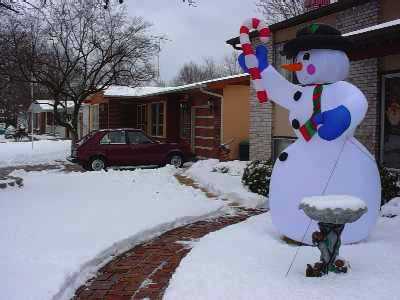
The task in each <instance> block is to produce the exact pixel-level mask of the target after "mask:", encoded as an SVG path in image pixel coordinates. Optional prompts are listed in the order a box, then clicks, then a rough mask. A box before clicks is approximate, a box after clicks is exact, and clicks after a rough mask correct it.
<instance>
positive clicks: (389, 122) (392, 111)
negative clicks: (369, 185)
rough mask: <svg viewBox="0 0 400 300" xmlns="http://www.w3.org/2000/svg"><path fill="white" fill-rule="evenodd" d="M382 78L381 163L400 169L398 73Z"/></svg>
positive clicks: (399, 80) (399, 87)
mask: <svg viewBox="0 0 400 300" xmlns="http://www.w3.org/2000/svg"><path fill="white" fill-rule="evenodd" d="M385 77H386V78H384V80H383V89H384V93H383V97H384V103H383V106H384V109H383V110H382V119H383V124H382V125H383V126H384V128H383V137H382V144H383V145H382V146H383V151H382V153H381V155H382V156H383V157H382V159H383V164H384V165H385V166H387V167H389V168H396V169H400V74H396V75H386V76H385Z"/></svg>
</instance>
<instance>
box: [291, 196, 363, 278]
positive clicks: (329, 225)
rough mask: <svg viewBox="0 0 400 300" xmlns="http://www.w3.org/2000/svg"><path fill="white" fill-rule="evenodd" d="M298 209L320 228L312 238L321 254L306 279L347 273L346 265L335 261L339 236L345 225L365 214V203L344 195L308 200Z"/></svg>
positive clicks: (338, 246)
mask: <svg viewBox="0 0 400 300" xmlns="http://www.w3.org/2000/svg"><path fill="white" fill-rule="evenodd" d="M299 209H301V210H303V211H304V213H305V214H306V215H307V216H308V217H309V218H310V219H311V220H314V221H316V222H318V227H319V231H315V232H313V234H312V242H313V244H314V245H316V246H317V247H318V249H319V250H320V251H321V258H320V261H319V262H317V263H315V264H314V266H311V265H307V270H306V276H307V277H320V276H322V275H326V274H328V272H335V273H347V270H348V264H347V262H346V261H345V260H343V259H337V257H338V255H339V249H340V246H341V238H340V236H341V234H342V232H343V229H344V227H345V225H346V224H347V223H353V222H355V221H357V220H358V219H359V218H361V216H362V215H363V214H365V213H366V212H367V210H368V208H367V206H366V204H365V203H364V201H362V200H361V199H358V198H356V197H351V196H346V195H343V196H341V195H333V196H319V197H308V198H304V199H303V200H302V201H301V202H300V206H299ZM311 220H310V222H311Z"/></svg>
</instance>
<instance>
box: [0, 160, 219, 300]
mask: <svg viewBox="0 0 400 300" xmlns="http://www.w3.org/2000/svg"><path fill="white" fill-rule="evenodd" d="M174 172H176V169H175V168H172V167H166V168H162V169H156V170H136V171H133V172H130V171H125V172H117V171H109V172H88V173H70V174H65V173H61V172H59V171H43V172H30V173H26V172H24V171H15V172H13V174H12V175H16V176H19V177H23V178H24V183H25V186H24V187H23V188H22V189H18V190H16V189H10V190H4V191H2V192H1V201H0V228H1V232H0V245H1V247H0V290H1V293H2V294H1V298H2V299H7V300H21V299H31V300H36V299H37V300H46V299H52V297H53V296H55V297H54V298H55V299H70V297H71V296H72V295H73V292H74V289H76V288H77V287H79V286H80V285H81V284H82V283H84V282H85V281H86V279H88V277H89V276H90V275H91V274H93V273H94V272H95V271H96V270H98V268H99V267H100V266H101V265H102V264H104V262H105V261H107V259H110V258H111V255H112V254H118V253H121V252H123V251H126V250H128V249H129V248H131V247H133V245H134V244H135V243H138V242H140V241H142V240H144V239H147V238H149V237H152V236H154V235H156V234H158V233H160V232H163V231H165V230H168V229H171V228H173V227H175V226H177V225H178V224H181V223H187V222H188V221H189V220H193V218H194V219H196V218H197V217H199V216H201V215H208V214H210V213H211V212H215V211H216V210H218V209H220V208H221V207H223V205H224V203H223V202H222V201H218V200H215V199H212V200H210V199H209V198H207V197H206V196H205V195H204V193H202V192H201V191H199V190H196V189H193V188H191V187H187V186H182V185H180V184H179V183H178V181H177V180H176V178H175V177H174V176H173V174H174ZM22 286H23V288H21V287H22Z"/></svg>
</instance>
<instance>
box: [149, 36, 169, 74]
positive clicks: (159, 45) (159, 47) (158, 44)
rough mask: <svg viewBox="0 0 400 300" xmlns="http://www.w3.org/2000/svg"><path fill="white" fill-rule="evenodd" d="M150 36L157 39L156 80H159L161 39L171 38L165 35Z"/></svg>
mask: <svg viewBox="0 0 400 300" xmlns="http://www.w3.org/2000/svg"><path fill="white" fill-rule="evenodd" d="M151 37H152V38H154V39H156V40H157V81H160V77H161V76H160V53H161V41H169V42H172V40H170V39H168V38H166V37H165V36H151Z"/></svg>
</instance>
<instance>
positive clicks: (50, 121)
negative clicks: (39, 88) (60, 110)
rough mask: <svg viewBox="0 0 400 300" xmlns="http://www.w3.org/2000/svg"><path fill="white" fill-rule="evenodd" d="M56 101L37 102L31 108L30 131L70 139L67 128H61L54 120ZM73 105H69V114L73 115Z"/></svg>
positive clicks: (29, 114) (29, 116) (29, 109)
mask: <svg viewBox="0 0 400 300" xmlns="http://www.w3.org/2000/svg"><path fill="white" fill-rule="evenodd" d="M53 103H54V100H36V101H35V102H33V103H31V105H30V106H29V108H28V110H27V113H28V118H27V119H28V120H27V121H28V122H27V123H28V130H29V132H30V131H31V130H32V125H33V131H34V132H35V133H36V134H50V135H57V136H59V137H61V138H68V137H69V132H68V130H67V129H66V128H65V127H62V126H59V125H58V124H57V122H56V120H55V118H54V113H53V110H54V105H53ZM72 109H73V104H71V103H68V105H67V113H68V114H69V115H70V114H72Z"/></svg>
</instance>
